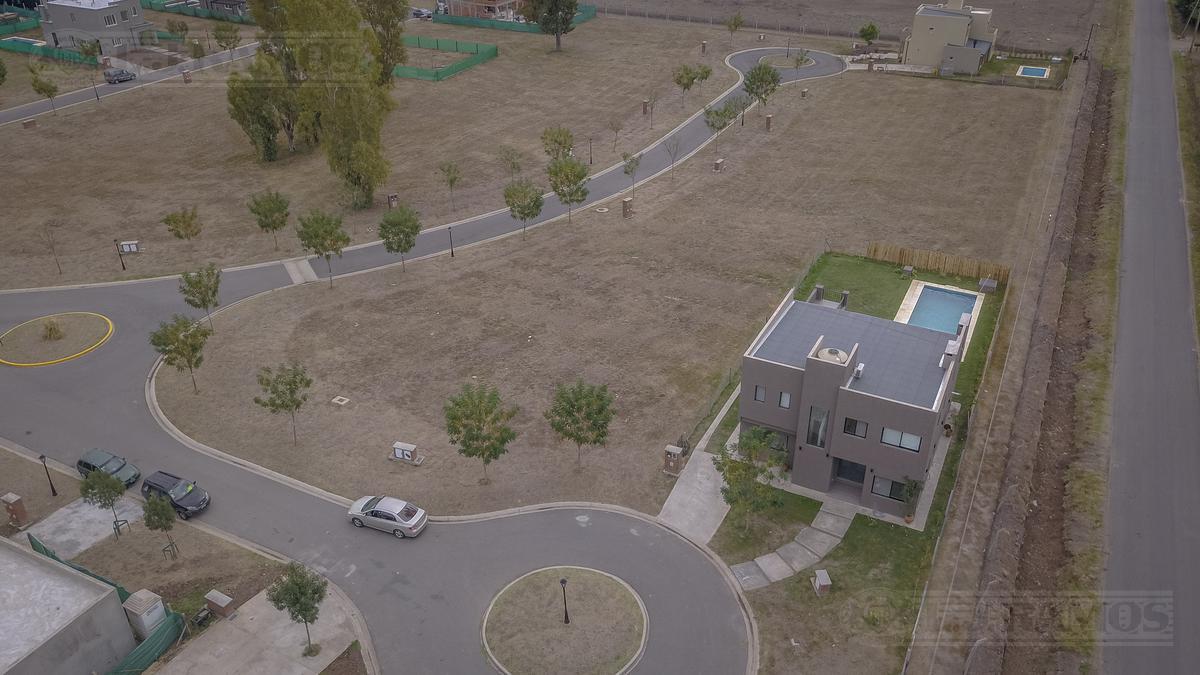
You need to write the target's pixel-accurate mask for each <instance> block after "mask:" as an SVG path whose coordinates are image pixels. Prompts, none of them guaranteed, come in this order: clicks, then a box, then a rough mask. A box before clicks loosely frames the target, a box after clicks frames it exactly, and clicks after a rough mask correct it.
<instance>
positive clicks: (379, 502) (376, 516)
mask: <svg viewBox="0 0 1200 675" xmlns="http://www.w3.org/2000/svg"><path fill="white" fill-rule="evenodd" d="M347 515H349V516H350V523H351V524H352V525H354V526H355V527H373V528H375V529H377V530H383V531H384V532H391V533H392V534H393V535H395V536H396V537H398V538H400V539H404V538H405V537H415V536H417V535H418V534H421V530H424V529H425V526H426V525H428V524H429V517H428V516H427V515H426V514H425V510H424V509H421V508H419V507H417V506H416V505H414V504H409V503H408V502H406V501H404V500H403V499H394V498H392V497H362V498H360V499H359V500H358V501H356V502H354V504H353V505H351V506H350V512H349V513H348V514H347Z"/></svg>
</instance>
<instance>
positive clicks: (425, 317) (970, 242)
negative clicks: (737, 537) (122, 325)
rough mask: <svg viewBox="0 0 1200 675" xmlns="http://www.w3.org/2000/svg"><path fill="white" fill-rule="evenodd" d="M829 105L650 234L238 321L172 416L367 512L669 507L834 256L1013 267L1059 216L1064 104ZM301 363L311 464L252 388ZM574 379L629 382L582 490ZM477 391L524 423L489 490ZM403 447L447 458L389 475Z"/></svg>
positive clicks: (561, 228) (480, 265) (837, 99)
mask: <svg viewBox="0 0 1200 675" xmlns="http://www.w3.org/2000/svg"><path fill="white" fill-rule="evenodd" d="M807 86H808V88H809V90H810V95H809V97H808V98H806V99H801V98H800V96H799V91H798V90H796V89H795V88H785V89H784V90H782V91H781V93H780V94H779V96H778V97H777V100H773V101H772V102H771V107H772V110H773V112H774V114H775V115H776V118H775V121H776V126H775V131H773V132H772V133H770V134H767V133H766V132H764V131H763V128H762V121H761V118H759V117H757V115H756V113H751V114H750V115H749V116H748V118H747V123H746V126H745V127H736V126H735V127H732V128H731V129H730V132H729V133H728V134H727V135H726V137H725V138H723V139H722V142H721V148H722V150H723V151H724V152H725V154H726V156H727V158H728V162H727V163H728V165H729V168H728V169H727V171H726V172H725V173H722V174H713V173H712V172H711V171H710V170H709V166H708V162H707V159H708V158H710V157H712V156H713V155H714V151H713V150H712V149H711V148H709V149H706V150H704V151H703V152H702V153H701V158H702V159H701V160H700V161H692V162H687V163H685V164H683V165H681V166H679V167H678V168H677V172H676V175H675V176H674V177H673V178H672V177H670V176H663V177H662V178H660V179H659V180H657V181H655V182H654V183H652V184H650V185H648V186H645V187H643V188H641V189H639V190H638V197H637V199H638V202H639V208H638V210H639V213H638V215H637V217H636V218H634V219H631V220H622V219H621V218H620V216H619V215H618V211H619V209H615V210H614V211H612V212H609V213H606V214H597V213H595V212H591V211H587V212H581V213H580V214H579V217H577V218H576V219H575V222H574V223H572V224H569V225H568V224H566V223H555V224H553V225H549V226H546V227H542V228H538V229H535V230H532V231H531V232H530V234H529V237H528V239H527V240H524V241H523V240H522V239H521V238H520V237H519V236H518V237H511V238H508V239H506V240H504V241H501V242H495V243H492V244H488V245H486V246H481V247H477V248H474V249H468V250H463V251H460V253H459V255H458V256H457V257H455V258H453V259H451V258H448V257H441V258H438V259H435V260H430V261H428V262H426V263H422V264H417V265H413V267H412V269H409V270H408V271H407V272H402V271H400V270H398V269H390V270H387V271H381V272H378V273H374V274H368V275H361V276H357V277H352V278H348V279H344V280H341V281H339V282H338V283H337V285H336V286H335V288H333V289H332V290H330V289H329V288H328V287H327V286H323V285H321V284H313V285H308V286H303V287H295V288H293V289H289V290H286V291H284V292H280V293H275V294H272V295H271V296H270V297H267V298H264V299H261V300H258V301H254V302H250V303H246V304H243V305H240V306H238V307H236V308H234V309H232V310H230V311H229V312H228V313H226V314H224V315H222V316H220V317H218V319H217V321H218V324H219V330H218V332H217V333H216V335H215V336H214V337H213V338H212V340H211V341H210V342H209V346H208V349H207V353H206V360H205V363H204V366H203V367H202V368H201V369H200V370H199V371H198V373H197V379H198V381H199V383H200V389H201V394H200V395H199V396H196V395H193V394H192V393H191V382H190V380H189V379H188V378H187V377H186V376H184V377H182V378H181V377H179V376H178V375H177V374H176V373H175V372H174V371H165V370H164V371H163V372H162V373H161V374H160V376H159V379H158V392H159V400H160V402H161V403H162V404H163V407H164V409H165V410H166V412H167V414H168V416H169V417H171V419H172V420H173V421H174V422H175V423H176V424H177V425H179V427H180V428H181V429H183V430H184V431H185V432H186V433H188V434H190V435H192V436H194V437H196V438H198V439H199V440H201V441H203V442H205V443H208V444H209V445H212V446H214V447H217V448H221V449H222V450H225V451H227V452H231V453H233V454H235V455H238V456H240V457H245V458H247V459H250V460H251V461H254V462H258V463H260V464H264V465H266V466H268V467H270V468H272V469H275V470H277V471H281V472H285V473H287V474H289V475H292V476H295V477H296V478H299V479H301V480H304V481H306V482H309V483H313V484H316V485H319V486H321V487H323V488H326V489H329V490H331V491H334V492H337V493H339V494H342V495H345V496H349V497H355V496H358V495H360V494H372V493H376V492H388V493H396V494H399V495H402V496H405V497H408V498H411V499H413V500H415V501H417V502H418V503H419V504H422V505H423V506H425V507H427V508H429V509H431V510H432V511H433V512H434V513H469V512H476V511H483V510H488V509H494V508H502V507H507V506H514V505H517V504H523V503H525V504H527V503H534V502H545V501H553V500H558V499H595V500H600V501H605V502H612V503H619V504H624V505H627V506H631V507H634V508H637V509H640V510H643V511H647V512H652V513H653V512H656V511H657V510H658V508H659V507H660V505H661V503H662V500H663V499H664V497H665V495H666V492H667V490H668V488H669V487H670V481H669V480H668V478H667V477H666V476H665V475H664V474H663V473H662V472H661V471H659V467H660V462H661V453H662V449H663V446H664V445H666V444H667V443H670V442H673V441H674V440H675V439H676V438H678V437H679V435H680V434H683V433H686V432H687V431H689V430H690V429H691V428H692V426H693V425H694V424H695V423H696V421H697V419H698V418H699V417H700V416H701V415H702V414H703V413H704V412H706V411H705V410H702V409H701V408H703V407H704V405H705V403H706V402H707V401H708V400H710V399H711V397H712V396H714V395H715V393H716V392H715V391H714V390H715V388H716V387H717V386H718V380H719V376H720V374H722V373H723V372H724V370H725V369H727V368H729V367H731V366H732V367H736V366H737V363H738V362H737V357H738V355H739V354H740V353H741V352H742V350H743V349H744V348H745V345H746V343H747V342H748V341H749V340H750V339H751V338H752V337H753V336H754V334H755V333H756V332H757V331H758V330H759V328H760V327H761V324H762V321H764V320H765V319H766V317H767V316H769V315H770V313H771V311H772V309H773V308H774V307H775V305H776V304H777V303H778V302H779V301H780V299H781V298H782V297H783V295H784V293H785V289H786V288H787V287H788V286H790V284H791V283H793V281H794V280H795V278H796V275H797V274H798V273H799V271H800V269H801V268H802V267H803V266H804V265H805V264H806V263H807V262H808V261H809V260H811V259H812V258H813V256H814V255H815V254H816V253H817V252H819V251H820V250H822V249H823V248H824V247H825V246H826V245H830V246H835V247H837V248H839V249H843V250H849V251H857V250H862V248H863V246H864V245H865V244H866V242H868V241H870V240H872V239H886V240H889V241H893V242H896V243H902V244H906V245H911V246H918V247H926V248H942V249H946V250H950V251H955V252H958V253H961V254H965V255H973V256H977V257H984V258H989V259H994V260H999V261H1008V262H1011V259H1012V258H1013V256H1014V255H1015V252H1016V251H1017V250H1018V248H1019V246H1020V242H1019V241H1015V240H1014V239H1015V238H1014V237H1011V236H1010V234H1009V233H1012V232H1015V231H1020V228H1021V226H1022V224H1023V222H1024V217H1025V209H1024V206H1025V201H1026V196H1027V195H1031V194H1035V193H1036V196H1035V197H1034V199H1035V200H1036V199H1038V198H1040V197H1041V192H1040V186H1041V185H1042V183H1041V180H1042V179H1041V176H1040V169H1041V167H1042V163H1041V162H1040V161H1038V160H1039V158H1040V156H1041V152H1042V149H1043V148H1044V147H1046V146H1047V145H1048V141H1049V137H1050V135H1051V132H1052V131H1053V130H1054V127H1055V125H1054V124H1053V122H1054V118H1055V117H1056V115H1055V114H1054V112H1055V110H1056V109H1057V104H1058V103H1059V102H1060V101H1061V100H1062V98H1061V95H1060V94H1058V93H1057V92H1047V91H1034V90H1030V89H1017V88H1006V87H980V86H973V85H967V84H962V83H954V82H938V81H931V80H919V79H915V78H904V77H890V76H884V75H868V74H866V73H860V74H848V75H846V76H842V77H837V78H830V79H824V80H819V81H815V82H811V83H809V84H808V85H807ZM1016 139H1019V140H1016ZM290 359H296V360H298V361H300V362H302V363H304V364H305V365H307V367H308V369H309V371H310V373H311V374H312V376H313V377H314V379H315V384H314V386H313V390H312V399H311V401H310V402H309V404H308V406H307V407H306V408H305V409H304V410H302V411H301V413H300V416H299V425H300V432H301V440H300V444H299V445H298V446H293V445H292V439H291V433H290V432H289V430H288V422H287V420H286V419H283V418H278V417H277V418H272V417H271V416H270V415H269V414H268V413H267V412H266V411H265V410H263V409H261V408H258V407H257V406H255V405H254V404H253V403H252V398H253V397H254V396H255V395H257V394H258V393H259V392H258V387H257V384H256V382H255V379H254V372H253V369H254V368H255V367H256V366H259V365H264V366H265V365H272V366H273V365H275V364H277V363H279V362H281V361H284V360H290ZM576 377H583V378H585V379H587V380H590V381H593V382H603V383H607V384H608V385H609V386H610V388H611V389H612V390H613V392H615V394H616V396H617V407H618V415H617V418H616V420H615V421H614V423H613V428H612V430H611V434H610V438H609V444H608V447H607V448H602V449H597V450H593V451H591V452H589V453H588V454H587V456H586V457H585V463H586V468H585V469H584V470H583V471H582V472H576V471H575V470H574V457H573V454H574V448H573V447H570V446H568V445H567V444H564V443H561V442H559V441H557V440H556V439H555V438H554V437H553V435H552V433H551V431H550V429H549V428H548V426H547V425H546V423H545V421H544V420H543V418H542V411H543V410H544V409H545V408H546V406H547V403H548V402H549V400H550V397H551V395H552V393H553V389H554V386H555V385H556V384H557V383H560V382H564V381H570V380H574V379H575V378H576ZM472 381H486V382H490V383H493V384H495V385H496V386H498V387H499V389H500V390H501V392H502V393H503V395H504V396H505V398H506V400H507V401H508V402H510V403H513V404H517V405H519V406H520V407H521V413H520V414H519V415H518V416H517V418H516V419H515V421H514V424H515V428H516V430H517V431H518V432H519V433H520V436H519V437H518V438H517V440H516V441H515V442H514V443H513V444H512V447H511V449H510V452H509V454H508V455H507V456H505V457H503V458H502V459H500V460H499V461H498V462H496V463H494V464H493V465H492V467H491V468H490V469H489V473H490V474H491V476H492V479H493V480H492V484H491V485H488V486H480V485H478V478H479V477H480V476H481V470H480V466H479V463H478V462H476V461H471V460H466V459H464V458H462V457H460V456H458V454H457V453H456V452H455V449H454V448H453V447H452V446H450V444H449V443H448V442H447V440H446V435H445V431H444V424H443V415H442V405H443V403H444V402H445V400H446V398H447V397H448V396H450V395H451V394H453V393H454V392H455V391H457V390H458V389H459V387H460V386H461V385H462V384H463V383H465V382H472ZM336 395H344V396H346V397H348V398H349V399H350V403H349V404H348V405H346V406H344V407H339V406H336V405H333V404H331V403H330V402H329V401H330V399H331V398H333V397H334V396H336ZM395 440H404V441H408V442H413V443H416V444H418V446H420V447H421V448H422V449H423V452H424V453H425V454H427V455H428V456H429V459H428V460H427V461H426V463H425V464H424V466H421V467H419V468H415V467H411V466H406V465H400V464H398V463H393V462H388V461H387V460H386V456H387V454H388V449H389V447H390V446H391V444H392V442H393V441H395Z"/></svg>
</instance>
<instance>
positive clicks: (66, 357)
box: [0, 312, 114, 368]
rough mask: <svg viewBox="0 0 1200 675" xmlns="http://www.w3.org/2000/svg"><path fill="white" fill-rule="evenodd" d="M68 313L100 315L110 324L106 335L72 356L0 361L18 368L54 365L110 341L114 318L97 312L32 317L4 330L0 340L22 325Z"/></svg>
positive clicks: (77, 356)
mask: <svg viewBox="0 0 1200 675" xmlns="http://www.w3.org/2000/svg"><path fill="white" fill-rule="evenodd" d="M68 314H83V315H86V316H96V317H100V318H101V319H103V320H104V323H105V324H107V325H108V330H107V331H105V333H104V337H102V338H100V339H99V340H97V341H96V342H94V343H93V344H92V345H90V346H89V347H88V348H86V349H83V350H81V351H78V352H75V353H74V354H71V355H70V356H64V357H62V358H61V359H54V360H52V361H38V362H36V363H17V362H15V361H6V360H4V359H0V363H2V364H4V365H6V366H16V367H17V368H36V367H38V366H52V365H54V364H56V363H62V362H63V361H70V360H71V359H77V358H79V357H81V356H83V355H84V354H87V353H88V352H90V351H92V350H94V349H96V348H98V347H99V346H100V345H102V344H104V343H105V342H108V338H110V337H112V334H113V330H114V326H113V322H112V319H109V318H108V317H107V316H104V315H103V314H97V313H96V312H59V313H58V314H47V315H46V316H39V317H37V318H36V319H30V320H28V321H25V322H23V323H19V324H17V325H15V326H13V327H12V328H9V329H8V330H6V331H4V333H2V334H0V340H3V339H4V338H5V337H6V336H7V335H8V334H9V333H11V332H13V331H14V330H16V329H18V328H20V327H21V326H25V325H28V324H31V323H33V322H34V321H41V320H42V319H49V318H51V317H55V316H66V315H68Z"/></svg>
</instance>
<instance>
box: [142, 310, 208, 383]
mask: <svg viewBox="0 0 1200 675" xmlns="http://www.w3.org/2000/svg"><path fill="white" fill-rule="evenodd" d="M210 335H212V329H209V328H205V327H204V326H202V325H200V324H197V323H195V322H194V321H192V320H191V319H190V318H188V317H186V316H184V315H182V314H176V315H174V316H172V317H171V320H170V321H164V322H162V323H160V324H158V330H156V331H154V332H152V333H150V345H151V346H152V347H154V351H156V352H158V353H159V354H162V355H163V361H164V362H165V363H166V364H167V365H168V366H171V367H173V368H174V369H175V370H177V371H179V372H181V373H182V372H183V371H184V370H187V371H188V374H189V375H191V376H192V391H193V392H194V393H197V394H199V393H200V387H198V386H196V369H197V368H199V367H200V364H202V363H204V344H205V343H206V342H208V338H209V336H210Z"/></svg>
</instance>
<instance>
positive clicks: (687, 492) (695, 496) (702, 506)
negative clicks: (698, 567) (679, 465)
mask: <svg viewBox="0 0 1200 675" xmlns="http://www.w3.org/2000/svg"><path fill="white" fill-rule="evenodd" d="M741 390H742V387H741V385H738V386H737V387H734V389H733V393H732V394H730V395H729V399H728V400H726V401H725V405H724V406H722V407H721V411H720V412H718V413H717V416H716V417H714V418H713V421H712V423H711V424H709V425H708V430H706V431H705V432H704V436H702V437H701V438H700V442H699V443H697V444H696V447H695V448H693V449H692V452H691V457H690V458H689V459H688V463H687V466H685V467H684V468H683V472H682V473H680V474H679V479H678V480H676V481H675V487H673V488H671V494H670V495H668V496H667V501H666V502H664V503H663V507H662V511H659V513H658V519H659V520H661V521H662V522H664V523H666V524H668V525H670V526H671V527H673V528H675V529H676V530H679V531H680V532H682V533H684V534H686V535H687V536H689V537H691V538H692V539H695V540H696V541H699V542H702V543H705V544H707V543H708V542H709V540H711V539H712V538H713V535H714V534H716V533H717V529H718V528H720V527H721V521H723V520H725V514H727V513H729V505H728V504H726V503H725V498H724V497H722V496H721V484H722V483H723V482H724V481H723V480H722V479H721V474H720V473H719V472H717V467H716V465H714V464H713V456H712V455H710V454H708V453H707V452H705V451H704V449H705V448H707V447H708V443H709V441H711V440H712V435H713V434H714V433H715V432H716V430H717V427H718V426H720V425H721V420H723V419H725V415H726V413H728V412H729V409H730V408H731V407H733V403H734V402H735V401H737V397H738V394H739V393H741Z"/></svg>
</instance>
